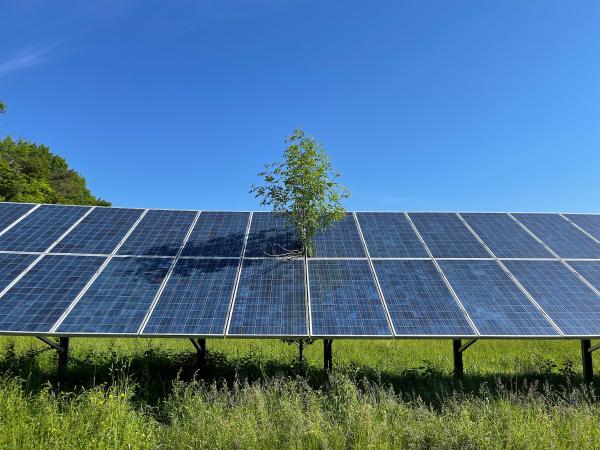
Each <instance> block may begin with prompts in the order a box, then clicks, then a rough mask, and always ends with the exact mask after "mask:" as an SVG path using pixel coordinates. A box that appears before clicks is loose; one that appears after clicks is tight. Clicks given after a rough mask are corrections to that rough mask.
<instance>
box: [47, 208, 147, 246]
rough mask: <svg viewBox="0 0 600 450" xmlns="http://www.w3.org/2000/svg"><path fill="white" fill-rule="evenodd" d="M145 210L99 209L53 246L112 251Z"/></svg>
mask: <svg viewBox="0 0 600 450" xmlns="http://www.w3.org/2000/svg"><path fill="white" fill-rule="evenodd" d="M142 211H143V210H141V209H125V208H96V209H94V210H93V211H92V212H91V213H90V214H88V215H87V216H86V217H85V218H84V219H83V220H82V221H81V222H80V223H79V224H78V225H77V226H76V227H75V228H74V229H73V230H72V231H71V232H70V233H69V234H68V235H66V236H65V237H64V238H63V239H61V241H60V242H59V243H58V244H57V245H56V247H54V248H53V249H52V251H53V252H55V253H93V254H109V253H111V252H112V251H113V250H114V248H115V247H116V246H117V244H118V243H119V242H121V239H123V237H124V236H125V234H127V232H128V231H129V229H130V228H131V227H132V226H133V224H134V223H135V221H136V220H137V219H138V217H140V215H141V214H142Z"/></svg>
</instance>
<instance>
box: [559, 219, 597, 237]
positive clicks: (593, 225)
mask: <svg viewBox="0 0 600 450" xmlns="http://www.w3.org/2000/svg"><path fill="white" fill-rule="evenodd" d="M565 215H566V216H567V217H568V218H569V220H571V221H572V222H574V223H576V224H577V225H578V226H580V227H581V228H583V229H584V230H585V231H587V232H588V233H590V234H591V235H592V236H594V237H595V238H596V239H599V240H600V215H599V214H565Z"/></svg>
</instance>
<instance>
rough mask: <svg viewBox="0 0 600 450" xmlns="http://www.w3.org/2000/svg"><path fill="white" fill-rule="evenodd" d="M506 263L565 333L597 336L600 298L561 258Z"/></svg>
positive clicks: (599, 324)
mask: <svg viewBox="0 0 600 450" xmlns="http://www.w3.org/2000/svg"><path fill="white" fill-rule="evenodd" d="M506 266H507V267H508V269H509V270H510V271H511V272H512V274H513V275H514V276H515V277H516V278H517V280H519V282H520V283H521V284H522V285H523V286H524V287H525V289H527V291H528V292H529V293H530V294H531V295H532V297H533V298H535V300H536V301H537V302H538V303H539V304H540V306H541V307H542V308H544V311H546V313H547V314H548V315H549V316H550V318H551V319H552V320H554V322H555V323H556V324H557V325H558V326H559V327H560V329H561V330H562V331H563V333H564V334H565V335H570V336H600V320H599V318H600V297H598V296H597V295H596V294H595V293H594V291H593V290H592V289H590V288H589V287H588V286H586V285H585V283H583V281H581V280H580V279H579V277H578V276H577V275H576V274H574V273H573V272H571V271H570V270H569V269H567V268H566V267H565V266H564V265H563V264H562V263H561V262H560V261H507V262H506Z"/></svg>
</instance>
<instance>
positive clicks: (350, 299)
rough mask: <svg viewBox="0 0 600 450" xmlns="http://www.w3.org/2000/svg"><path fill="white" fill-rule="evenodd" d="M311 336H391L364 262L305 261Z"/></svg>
mask: <svg viewBox="0 0 600 450" xmlns="http://www.w3.org/2000/svg"><path fill="white" fill-rule="evenodd" d="M308 269H309V270H308V273H309V283H310V299H311V311H312V330H313V335H315V336H390V335H391V334H392V332H391V330H390V328H389V326H388V323H387V320H386V315H385V311H384V309H383V306H382V304H381V300H380V298H379V295H378V293H377V288H376V286H375V282H374V280H373V275H372V274H371V270H370V267H369V263H368V262H367V261H366V260H325V259H321V260H309V263H308Z"/></svg>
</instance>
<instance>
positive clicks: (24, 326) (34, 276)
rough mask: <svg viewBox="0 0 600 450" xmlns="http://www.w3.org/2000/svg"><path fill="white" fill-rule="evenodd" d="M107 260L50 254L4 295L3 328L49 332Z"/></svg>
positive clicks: (0, 308) (1, 306) (0, 300)
mask: <svg viewBox="0 0 600 450" xmlns="http://www.w3.org/2000/svg"><path fill="white" fill-rule="evenodd" d="M103 261H104V258H103V257H99V256H61V255H47V256H44V258H42V260H41V261H40V262H39V263H37V264H36V265H35V266H34V267H33V268H32V269H31V270H30V271H29V272H27V274H26V275H25V276H24V277H23V278H21V279H20V280H19V281H18V282H17V283H16V284H15V285H14V286H13V287H12V288H11V289H10V290H9V291H8V292H7V293H6V294H5V295H4V296H3V297H2V298H0V330H2V331H15V332H29V333H32V332H40V333H47V332H49V331H50V329H51V328H52V325H54V323H55V322H56V321H57V320H58V318H59V317H60V316H61V315H62V313H63V312H64V311H65V310H66V309H67V307H68V306H69V304H70V303H71V302H72V301H73V300H74V299H75V297H76V296H77V294H78V293H79V291H81V289H83V287H84V286H85V284H86V283H87V282H88V281H89V280H90V278H92V276H93V275H94V273H95V272H96V270H98V268H99V267H100V265H101V264H102V262H103Z"/></svg>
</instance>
